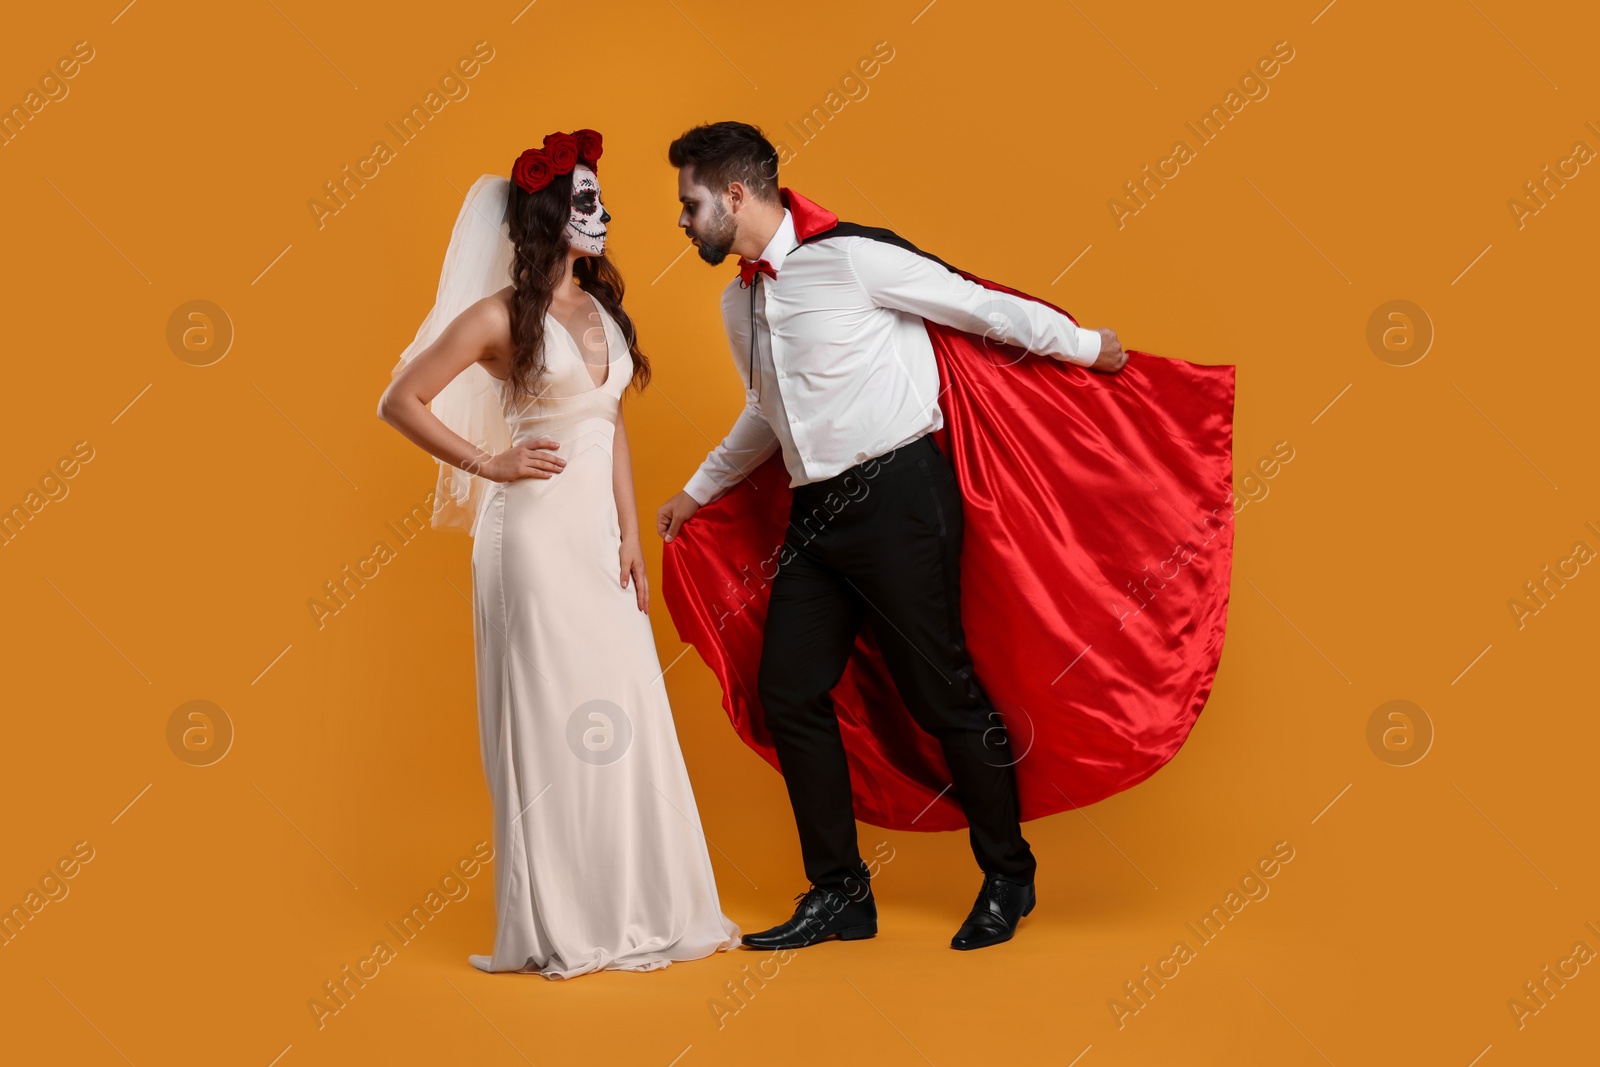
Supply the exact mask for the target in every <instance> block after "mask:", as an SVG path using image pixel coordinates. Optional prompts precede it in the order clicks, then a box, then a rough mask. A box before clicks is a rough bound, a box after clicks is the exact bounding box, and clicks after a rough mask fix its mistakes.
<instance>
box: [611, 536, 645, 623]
mask: <svg viewBox="0 0 1600 1067" xmlns="http://www.w3.org/2000/svg"><path fill="white" fill-rule="evenodd" d="M617 559H618V562H619V563H621V565H622V575H621V577H622V588H624V589H626V588H628V579H629V578H632V579H633V594H634V599H635V600H637V601H638V603H639V610H640V611H644V612H648V611H649V610H650V576H649V575H648V574H646V573H645V569H644V552H643V550H641V549H640V548H639V537H638V535H637V534H635V535H633V536H632V537H624V538H623V539H622V546H621V547H620V548H619V549H618V550H617Z"/></svg>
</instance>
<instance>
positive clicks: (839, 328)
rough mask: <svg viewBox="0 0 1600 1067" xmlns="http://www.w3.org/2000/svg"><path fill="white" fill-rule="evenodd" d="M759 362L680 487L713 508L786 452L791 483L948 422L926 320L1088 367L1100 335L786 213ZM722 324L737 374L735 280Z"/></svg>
mask: <svg viewBox="0 0 1600 1067" xmlns="http://www.w3.org/2000/svg"><path fill="white" fill-rule="evenodd" d="M760 258H762V259H765V260H766V261H767V262H768V263H770V264H772V267H773V269H774V270H775V271H777V272H778V276H777V277H776V278H769V277H766V276H765V275H757V280H756V281H754V282H752V285H753V286H754V293H755V313H754V319H755V334H756V351H755V370H754V380H753V382H752V383H751V386H750V387H749V388H748V389H747V390H746V397H745V406H744V410H743V411H742V412H740V413H739V417H738V419H737V420H735V421H734V424H733V429H732V430H730V431H729V432H728V436H727V437H726V438H725V439H724V440H723V442H722V443H721V444H719V445H717V446H716V447H715V448H714V449H712V451H711V453H710V455H708V456H707V457H706V460H705V462H704V463H702V464H701V465H700V469H699V470H698V471H696V472H695V475H694V477H693V478H691V479H689V483H688V484H687V485H686V486H684V491H685V492H687V493H688V494H689V495H690V496H691V497H693V498H694V499H695V500H696V501H698V502H699V503H701V504H706V503H709V502H710V501H711V500H712V499H714V498H715V497H717V496H720V495H721V494H722V493H723V492H724V491H726V490H727V489H729V488H730V487H732V486H733V485H735V484H737V483H738V482H739V481H741V480H743V478H744V477H745V476H746V475H747V474H749V473H750V472H751V471H753V470H755V469H756V468H757V467H759V466H760V465H761V464H762V463H763V462H764V461H765V460H766V459H767V457H769V456H771V455H772V452H773V449H782V452H783V462H784V466H785V467H786V468H787V469H788V471H789V484H790V486H791V487H792V486H796V485H803V484H805V483H807V482H813V481H819V480H821V479H823V478H830V477H832V476H833V475H835V474H838V473H839V472H841V471H843V470H846V469H847V468H849V467H853V466H855V465H856V464H857V463H860V462H862V461H863V460H866V459H868V458H870V457H872V456H877V455H882V454H883V453H885V452H888V451H889V450H891V449H894V448H897V447H899V446H900V445H902V444H905V443H906V442H908V441H912V440H914V439H916V438H918V437H921V436H922V435H923V434H925V433H931V432H932V431H934V430H937V429H939V428H941V427H942V426H943V425H944V413H943V412H942V411H941V410H940V409H939V400H938V391H939V370H938V366H937V364H936V363H935V362H934V355H933V342H932V340H931V339H930V338H929V337H928V330H927V327H926V326H924V325H923V322H922V320H923V319H928V320H930V321H932V322H937V323H940V324H942V325H945V326H952V327H954V328H956V329H958V330H962V331H964V332H967V333H974V334H980V335H987V336H989V337H992V338H994V339H995V340H996V341H998V342H1001V343H1004V344H1012V345H1016V346H1018V347H1020V348H1025V349H1027V350H1028V351H1030V352H1036V353H1040V354H1043V355H1048V356H1051V357H1053V358H1056V359H1061V360H1065V361H1067V362H1070V363H1076V364H1078V365H1080V366H1089V365H1091V364H1093V363H1094V361H1095V359H1096V358H1097V357H1098V356H1099V354H1100V333H1099V331H1097V330H1085V329H1082V328H1080V327H1078V326H1075V325H1074V324H1073V322H1072V320H1071V319H1069V318H1067V317H1066V316H1065V315H1062V314H1060V313H1059V312H1056V311H1054V310H1052V309H1050V308H1048V307H1046V306H1045V305H1043V304H1041V303H1039V302H1038V301H1035V300H1028V299H1026V298H1024V297H1018V296H1013V295H1011V294H1010V293H1002V292H998V291H996V290H991V289H986V288H984V287H983V286H981V285H979V284H978V283H977V282H974V281H969V280H968V279H966V278H963V277H961V276H960V275H958V274H956V273H954V272H953V271H950V270H947V269H945V268H944V267H942V266H940V265H939V264H938V263H935V262H933V261H932V260H930V259H928V258H926V257H925V256H920V255H917V254H916V253H915V252H909V251H907V250H906V249H904V248H901V247H899V246H897V245H892V244H889V243H888V242H886V241H878V240H874V239H872V238H868V237H855V236H850V237H830V238H826V239H824V240H820V241H813V242H812V243H810V244H806V245H800V244H799V243H798V241H797V240H796V237H795V229H794V219H793V217H792V215H791V214H790V212H789V210H788V209H787V208H785V209H784V212H783V222H782V223H781V224H779V226H778V231H777V232H776V233H775V234H773V236H772V240H771V241H769V242H768V243H767V247H766V249H765V250H764V251H763V252H762V253H761V257H760ZM722 320H723V324H724V326H725V327H726V328H727V332H728V344H729V346H730V348H731V349H732V351H733V358H734V362H735V364H737V366H738V368H739V374H740V377H741V378H743V377H745V376H746V372H747V369H748V368H749V364H750V328H751V292H750V291H749V290H746V289H743V288H741V287H740V285H739V279H738V278H737V277H735V278H734V279H733V280H732V281H731V282H729V283H728V287H727V288H726V289H725V290H723V293H722Z"/></svg>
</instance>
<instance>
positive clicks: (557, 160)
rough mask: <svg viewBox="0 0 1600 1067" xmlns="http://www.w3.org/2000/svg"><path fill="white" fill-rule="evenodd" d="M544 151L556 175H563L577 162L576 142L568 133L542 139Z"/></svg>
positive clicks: (553, 134) (551, 135)
mask: <svg viewBox="0 0 1600 1067" xmlns="http://www.w3.org/2000/svg"><path fill="white" fill-rule="evenodd" d="M544 150H545V152H547V153H548V154H549V156H550V162H551V163H552V164H554V166H555V168H556V173H557V174H565V173H567V172H568V171H570V170H571V169H572V166H573V164H574V163H576V162H578V142H577V141H575V140H573V137H572V134H570V133H550V134H546V135H545V138H544Z"/></svg>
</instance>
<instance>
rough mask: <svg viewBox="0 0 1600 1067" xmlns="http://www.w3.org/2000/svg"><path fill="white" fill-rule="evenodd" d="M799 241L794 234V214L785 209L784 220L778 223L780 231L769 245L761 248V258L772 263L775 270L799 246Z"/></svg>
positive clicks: (781, 265)
mask: <svg viewBox="0 0 1600 1067" xmlns="http://www.w3.org/2000/svg"><path fill="white" fill-rule="evenodd" d="M799 243H800V242H799V241H798V240H797V239H796V238H795V235H794V216H793V215H792V214H790V212H789V209H788V208H784V209H783V221H782V222H780V223H778V232H777V233H774V234H773V235H772V240H770V241H768V242H767V247H766V248H763V249H762V250H761V255H760V256H759V257H758V258H760V259H764V260H766V261H767V262H768V263H770V264H772V269H773V270H780V269H782V267H783V260H784V257H785V256H787V255H788V254H789V253H790V252H792V251H794V250H795V248H796V247H798V246H799Z"/></svg>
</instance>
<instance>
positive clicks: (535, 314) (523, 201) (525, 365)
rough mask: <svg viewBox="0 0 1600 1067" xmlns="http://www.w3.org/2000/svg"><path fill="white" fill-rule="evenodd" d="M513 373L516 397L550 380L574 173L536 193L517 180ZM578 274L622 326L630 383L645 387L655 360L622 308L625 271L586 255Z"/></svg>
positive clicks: (513, 194)
mask: <svg viewBox="0 0 1600 1067" xmlns="http://www.w3.org/2000/svg"><path fill="white" fill-rule="evenodd" d="M510 216H511V217H510V224H511V229H510V234H511V244H512V247H513V248H514V249H515V250H516V251H515V254H514V255H513V256H512V257H511V284H512V293H511V344H512V349H513V352H512V357H511V376H510V382H511V385H510V388H511V392H512V396H513V397H514V398H517V399H520V398H522V397H525V396H532V395H534V394H536V393H537V392H538V391H539V389H540V387H541V385H542V384H543V381H544V376H545V371H546V363H545V354H544V353H545V347H544V327H545V315H546V314H547V313H548V312H549V311H550V298H551V295H552V294H553V292H554V288H555V279H557V278H559V277H560V276H561V262H562V260H564V259H565V258H566V256H567V242H566V239H565V236H564V234H565V232H566V229H567V223H568V222H569V221H570V220H571V218H572V172H571V171H569V172H567V173H566V174H557V175H556V176H555V177H554V178H552V179H551V181H550V184H549V185H546V186H545V187H544V188H543V189H540V190H539V191H538V192H537V193H530V192H528V191H527V190H526V189H524V188H522V186H520V185H518V184H517V183H516V182H515V181H513V182H512V183H511V201H510ZM572 274H573V277H575V278H576V279H577V281H578V286H579V288H581V289H583V291H584V292H586V293H589V294H591V295H593V296H594V298H595V300H597V301H598V302H599V303H600V306H601V307H603V308H605V309H606V312H607V313H608V314H610V316H611V317H612V318H613V319H615V320H616V323H617V325H618V326H619V327H621V328H622V336H623V337H624V338H626V339H627V342H628V354H629V355H630V356H631V357H633V375H632V380H631V381H630V382H629V384H630V385H633V386H636V387H637V388H638V389H640V390H641V391H642V390H643V389H644V387H645V386H646V385H648V384H649V383H650V360H649V358H648V357H646V356H645V354H644V353H643V352H642V351H640V350H639V340H638V335H637V333H636V332H635V330H634V328H633V320H632V319H630V318H629V317H628V313H627V312H626V311H624V310H622V289H623V284H622V273H621V272H620V271H618V270H617V267H616V264H614V263H612V262H611V260H609V259H607V258H606V257H605V256H603V255H600V256H580V257H579V258H578V259H577V260H575V261H574V262H573V265H572Z"/></svg>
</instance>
